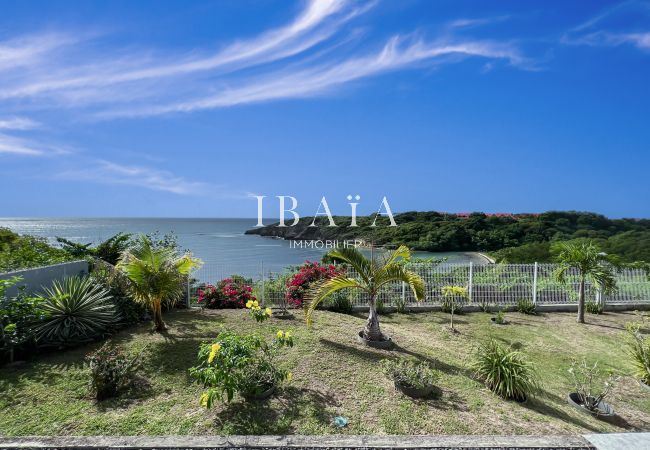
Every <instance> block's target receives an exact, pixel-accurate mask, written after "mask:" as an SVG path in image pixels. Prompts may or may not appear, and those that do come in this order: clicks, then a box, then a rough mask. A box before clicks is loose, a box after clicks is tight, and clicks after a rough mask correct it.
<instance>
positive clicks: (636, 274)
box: [188, 263, 650, 306]
mask: <svg viewBox="0 0 650 450" xmlns="http://www.w3.org/2000/svg"><path fill="white" fill-rule="evenodd" d="M408 268H409V269H411V270H413V271H415V272H416V273H418V274H419V275H420V276H421V277H422V279H423V280H424V282H425V290H426V295H425V299H424V301H423V302H419V303H418V302H416V300H415V297H414V296H413V293H412V292H411V291H410V288H408V286H406V285H405V284H403V283H391V284H389V285H386V286H384V288H383V289H382V291H381V293H380V295H379V300H380V301H381V302H382V303H383V305H384V306H396V304H397V303H402V304H406V305H414V304H419V305H422V306H438V305H440V304H441V302H442V289H443V287H444V286H462V287H465V288H467V291H468V294H469V298H470V304H472V305H478V306H508V305H516V304H517V302H518V301H520V300H522V299H525V300H528V301H530V302H533V303H535V304H536V305H570V304H573V303H576V302H577V300H578V287H579V278H578V273H577V272H576V271H570V272H569V273H568V274H567V276H566V283H565V284H562V283H559V282H558V281H557V279H556V277H555V275H554V271H555V270H556V268H557V265H555V264H538V263H534V264H487V265H477V264H472V263H456V264H453V263H443V264H431V263H413V264H409V265H408ZM296 271H297V267H296V266H294V267H285V266H279V265H266V264H264V263H260V264H259V267H258V268H254V269H253V268H251V270H249V271H248V273H247V274H246V275H244V276H245V278H247V279H249V282H250V283H251V285H252V286H253V293H254V295H255V296H256V297H257V298H258V299H260V300H262V301H263V302H264V303H265V304H267V305H282V304H283V303H284V301H285V295H286V281H287V279H289V278H290V277H291V276H292V275H293V274H294V273H295V272H296ZM346 273H347V275H348V276H349V277H352V278H354V277H357V274H356V273H355V272H354V271H352V270H350V269H347V270H346ZM232 275H235V274H233V273H232V272H231V271H230V270H229V267H228V266H225V265H206V266H203V267H202V268H201V270H200V271H199V272H197V273H195V274H194V280H193V282H192V283H191V286H189V287H188V291H189V296H190V298H191V299H192V301H193V302H196V300H197V291H198V289H200V288H201V286H202V285H204V284H205V283H211V284H216V283H217V282H218V281H220V280H222V279H224V278H228V277H230V276H232ZM616 278H617V287H618V288H617V290H616V291H615V292H612V293H602V292H599V291H598V290H597V289H596V288H595V286H593V285H592V284H591V283H589V282H587V284H586V287H585V294H586V300H587V301H592V302H599V303H609V304H615V303H616V304H621V303H622V304H625V303H628V304H633V303H634V304H636V303H647V304H650V279H648V275H647V274H646V273H645V272H644V271H643V270H640V269H625V270H622V271H621V272H618V273H617V275H616ZM347 294H348V296H349V297H350V299H351V300H352V303H353V305H355V306H362V305H365V304H366V301H367V298H366V297H365V296H364V293H363V292H361V291H359V290H350V291H349V292H347Z"/></svg>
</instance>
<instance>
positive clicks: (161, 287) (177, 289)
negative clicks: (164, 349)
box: [117, 235, 202, 332]
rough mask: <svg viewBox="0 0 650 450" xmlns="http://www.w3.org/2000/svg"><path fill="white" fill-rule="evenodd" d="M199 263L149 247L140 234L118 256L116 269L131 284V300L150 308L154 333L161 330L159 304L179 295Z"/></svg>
mask: <svg viewBox="0 0 650 450" xmlns="http://www.w3.org/2000/svg"><path fill="white" fill-rule="evenodd" d="M201 264H202V262H201V260H200V259H197V258H193V257H192V255H191V254H190V253H186V254H184V255H182V256H181V255H179V254H178V252H177V251H176V249H175V248H172V247H157V246H153V245H152V243H151V240H150V239H149V238H148V237H146V236H144V235H142V236H140V238H139V240H138V241H137V242H136V243H135V245H134V246H133V247H131V248H130V249H129V250H126V251H125V252H123V253H122V256H121V257H120V260H119V262H118V264H117V268H118V269H119V270H121V271H122V272H123V273H124V274H125V275H126V276H127V278H128V279H129V280H130V281H131V283H130V290H131V294H132V295H133V297H134V299H135V300H136V301H138V302H140V303H143V304H144V305H146V306H148V307H150V308H151V311H152V313H153V322H154V325H155V327H156V328H155V329H156V331H158V332H160V331H164V330H165V322H163V319H162V303H163V302H173V301H176V300H178V299H179V298H180V297H181V296H182V295H183V283H184V281H185V280H186V279H187V276H188V275H189V274H190V272H191V271H192V269H194V268H195V267H198V266H200V265H201Z"/></svg>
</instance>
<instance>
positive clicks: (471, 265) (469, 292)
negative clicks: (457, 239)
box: [467, 261, 474, 303]
mask: <svg viewBox="0 0 650 450" xmlns="http://www.w3.org/2000/svg"><path fill="white" fill-rule="evenodd" d="M473 287H474V263H472V261H470V262H469V283H468V286H467V295H468V296H469V302H470V303H472V290H473Z"/></svg>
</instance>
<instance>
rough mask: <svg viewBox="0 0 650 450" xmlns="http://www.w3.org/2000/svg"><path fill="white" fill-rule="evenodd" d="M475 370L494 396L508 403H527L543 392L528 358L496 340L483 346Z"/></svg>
mask: <svg viewBox="0 0 650 450" xmlns="http://www.w3.org/2000/svg"><path fill="white" fill-rule="evenodd" d="M471 368H472V370H473V371H474V374H475V376H476V377H477V378H478V379H479V380H481V381H482V382H483V383H485V385H486V386H487V387H488V388H489V389H490V390H491V391H492V392H494V393H495V394H497V395H499V396H500V397H503V398H505V399H509V400H516V401H525V400H526V399H527V398H528V397H530V396H532V395H534V394H535V393H536V392H537V391H538V390H539V382H538V379H537V376H536V374H535V369H534V367H533V365H532V364H531V363H530V362H529V361H528V360H527V359H526V357H525V356H524V354H523V353H521V352H519V351H516V350H513V349H511V348H510V347H506V346H503V345H501V344H499V343H498V342H497V341H495V340H489V341H488V342H486V343H483V344H481V345H479V347H478V349H477V351H476V354H475V357H474V361H473V362H472V363H471Z"/></svg>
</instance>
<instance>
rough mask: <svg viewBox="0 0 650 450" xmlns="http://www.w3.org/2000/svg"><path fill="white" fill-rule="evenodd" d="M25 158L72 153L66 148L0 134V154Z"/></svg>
mask: <svg viewBox="0 0 650 450" xmlns="http://www.w3.org/2000/svg"><path fill="white" fill-rule="evenodd" d="M3 153H4V154H13V155H23V156H48V157H50V156H58V155H66V154H69V153H70V150H69V149H68V148H67V147H66V146H62V145H56V144H51V143H47V142H42V141H40V140H36V139H32V138H22V137H16V136H11V135H8V134H6V133H0V154H3Z"/></svg>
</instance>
